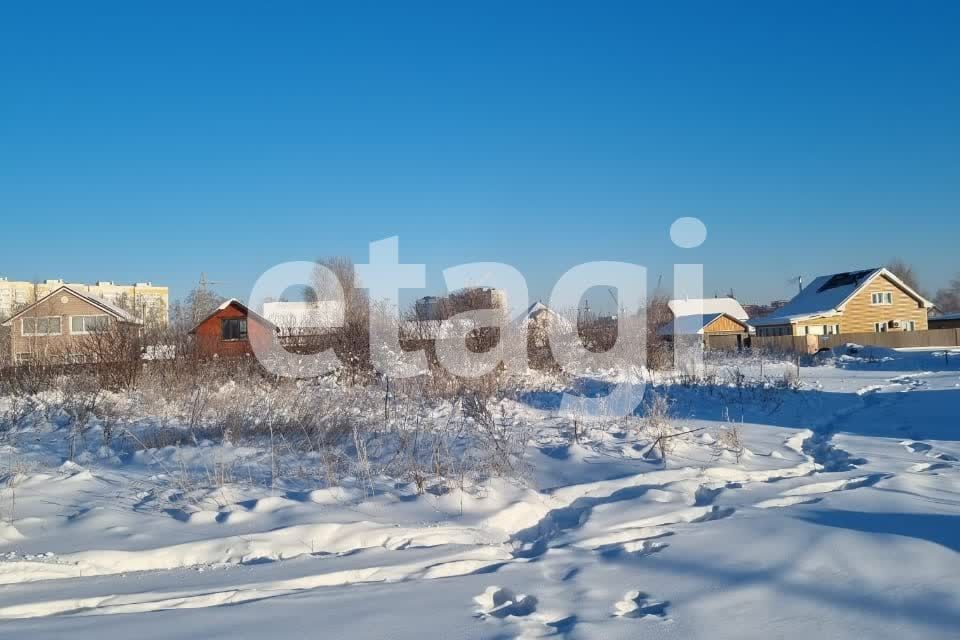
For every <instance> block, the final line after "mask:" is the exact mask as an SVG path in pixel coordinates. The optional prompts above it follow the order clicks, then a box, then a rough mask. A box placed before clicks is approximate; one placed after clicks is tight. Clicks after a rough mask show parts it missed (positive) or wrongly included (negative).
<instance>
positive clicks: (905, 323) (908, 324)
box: [900, 320, 917, 331]
mask: <svg viewBox="0 0 960 640" xmlns="http://www.w3.org/2000/svg"><path fill="white" fill-rule="evenodd" d="M900 326H901V327H902V328H903V330H904V331H916V330H917V323H916V322H914V321H913V320H901V321H900Z"/></svg>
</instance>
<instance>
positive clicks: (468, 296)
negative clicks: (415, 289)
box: [414, 287, 507, 320]
mask: <svg viewBox="0 0 960 640" xmlns="http://www.w3.org/2000/svg"><path fill="white" fill-rule="evenodd" d="M506 308H507V294H506V292H505V291H503V290H502V289H494V288H492V287H467V288H464V289H458V290H457V291H453V292H451V293H449V294H447V295H446V296H425V297H423V298H420V299H419V300H417V302H416V303H415V304H414V314H415V315H416V319H417V320H447V319H449V318H452V317H453V316H455V315H457V314H458V313H463V312H465V311H475V310H478V309H506Z"/></svg>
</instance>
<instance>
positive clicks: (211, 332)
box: [190, 299, 278, 358]
mask: <svg viewBox="0 0 960 640" xmlns="http://www.w3.org/2000/svg"><path fill="white" fill-rule="evenodd" d="M277 333H278V329H277V327H276V325H274V324H273V323H272V322H270V321H269V320H267V319H266V318H264V317H263V316H261V315H260V314H258V313H255V312H253V311H251V310H250V309H248V308H247V306H246V305H245V304H243V303H242V302H240V301H239V300H235V299H231V300H227V301H226V302H224V303H223V304H221V305H220V306H219V307H217V309H216V310H215V311H214V312H213V313H211V314H210V315H209V316H207V317H206V318H204V319H203V320H201V321H200V322H199V323H197V326H195V327H194V328H193V329H191V330H190V334H191V335H192V336H194V340H195V342H194V346H195V348H196V351H197V354H198V355H199V356H200V357H204V358H212V357H220V358H236V357H241V356H247V355H251V354H253V353H254V348H256V349H257V350H258V351H261V352H264V351H266V350H267V349H269V348H270V346H271V343H273V341H274V340H276V336H277Z"/></svg>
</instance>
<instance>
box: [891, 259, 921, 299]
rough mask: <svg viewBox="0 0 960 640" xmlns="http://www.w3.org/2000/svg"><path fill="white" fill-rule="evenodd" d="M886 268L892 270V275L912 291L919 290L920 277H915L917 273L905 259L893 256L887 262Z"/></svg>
mask: <svg viewBox="0 0 960 640" xmlns="http://www.w3.org/2000/svg"><path fill="white" fill-rule="evenodd" d="M887 269H888V270H889V271H891V272H893V275H895V276H897V277H898V278H900V279H901V280H903V282H904V283H906V285H907V286H908V287H910V288H911V289H913V290H914V291H917V292H919V291H920V279H919V278H918V277H917V273H916V271H915V270H914V268H913V265H911V264H909V263H907V261H906V260H904V259H902V258H893V259H892V260H890V261H888V262H887Z"/></svg>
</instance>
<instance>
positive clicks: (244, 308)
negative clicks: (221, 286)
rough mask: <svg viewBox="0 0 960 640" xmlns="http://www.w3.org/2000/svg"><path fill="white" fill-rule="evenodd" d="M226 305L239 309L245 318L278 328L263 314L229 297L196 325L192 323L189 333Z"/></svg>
mask: <svg viewBox="0 0 960 640" xmlns="http://www.w3.org/2000/svg"><path fill="white" fill-rule="evenodd" d="M228 307H235V308H237V309H239V310H240V311H242V312H243V313H244V315H246V316H247V318H253V319H254V320H256V321H257V322H259V323H261V324H265V325H267V326H268V327H270V328H271V329H273V330H274V331H277V330H278V329H277V325H275V324H273V323H272V322H270V321H269V320H267V319H266V318H264V317H263V316H261V315H260V314H259V313H257V312H255V311H251V310H250V308H249V307H247V305H245V304H243V303H242V302H240V301H239V300H237V299H236V298H230V299H229V300H224V301H223V303H222V304H221V305H220V306H219V307H217V308H216V309H214V310H213V311H212V312H211V313H210V315H208V316H207V317H206V318H204V319H203V320H201V321H200V322H198V323H197V324H196V325H194V327H193V329H190V333H191V334H193V333H196V332H197V329H198V328H199V327H200V325H202V324H203V323H204V322H206V321H207V320H209V319H210V318H212V317H214V316H215V315H217V314H218V313H220V312H221V311H223V310H224V309H226V308H228Z"/></svg>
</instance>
